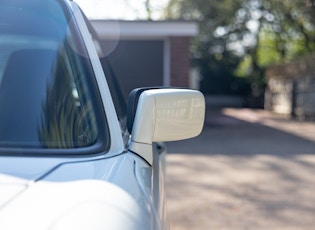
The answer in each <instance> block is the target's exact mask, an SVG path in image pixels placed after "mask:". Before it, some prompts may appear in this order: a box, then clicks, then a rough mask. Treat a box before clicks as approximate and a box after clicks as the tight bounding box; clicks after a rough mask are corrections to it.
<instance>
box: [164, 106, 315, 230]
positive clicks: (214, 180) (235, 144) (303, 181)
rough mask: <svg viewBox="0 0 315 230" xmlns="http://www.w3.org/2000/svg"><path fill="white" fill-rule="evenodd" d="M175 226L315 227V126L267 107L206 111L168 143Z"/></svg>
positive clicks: (170, 202)
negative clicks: (196, 130) (191, 130)
mask: <svg viewBox="0 0 315 230" xmlns="http://www.w3.org/2000/svg"><path fill="white" fill-rule="evenodd" d="M167 147H168V151H169V153H170V154H169V155H168V156H167V196H168V211H169V216H170V222H171V229H172V230H176V229H313V228H314V225H315V217H314V213H315V192H314V191H315V179H314V178H315V177H314V175H315V154H314V153H315V123H309V122H297V121H290V120H288V119H285V118H283V117H280V116H276V115H274V114H271V113H269V112H266V111H262V110H249V109H225V110H222V111H208V113H207V117H206V123H205V127H204V130H203V132H202V133H201V135H200V136H199V137H197V138H194V139H191V140H186V141H180V142H172V143H168V144H167Z"/></svg>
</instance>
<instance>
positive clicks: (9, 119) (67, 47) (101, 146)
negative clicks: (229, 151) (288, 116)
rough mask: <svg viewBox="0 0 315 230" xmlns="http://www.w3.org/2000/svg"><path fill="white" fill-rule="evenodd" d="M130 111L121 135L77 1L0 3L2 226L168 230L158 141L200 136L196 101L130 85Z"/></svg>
mask: <svg viewBox="0 0 315 230" xmlns="http://www.w3.org/2000/svg"><path fill="white" fill-rule="evenodd" d="M105 72H106V71H105ZM128 106H129V107H128V112H127V113H126V117H128V119H127V120H128V124H127V127H128V130H129V132H127V131H126V130H124V125H122V124H123V121H122V119H119V116H117V113H116V112H115V105H114V103H113V100H112V96H111V93H110V90H109V87H108V84H107V81H106V76H104V71H103V69H102V65H101V62H100V60H99V57H98V55H97V51H96V48H95V45H94V42H93V39H92V36H91V33H90V31H89V29H88V26H87V23H86V20H85V18H84V15H83V14H82V12H81V10H80V9H79V7H78V6H77V4H76V3H75V2H73V1H68V0H2V1H1V2H0V229H1V230H8V229H10V230H11V229H29V230H44V229H49V230H61V229H65V230H70V229H75V230H79V229H85V230H86V229H89V230H94V229H121V230H132V229H134V230H141V229H167V227H168V224H167V218H166V214H165V206H164V202H165V194H164V185H163V183H164V167H165V165H164V155H165V148H164V145H163V144H162V143H160V142H166V141H175V140H181V139H186V138H191V137H194V136H197V135H198V134H199V133H200V132H201V130H202V127H203V121H204V114H205V102H204V97H203V95H202V94H201V93H200V92H198V91H195V90H188V89H172V88H165V89H157V88H152V89H136V90H134V91H133V92H132V93H131V94H130V98H129V105H128ZM116 109H117V108H116ZM126 134H127V135H126Z"/></svg>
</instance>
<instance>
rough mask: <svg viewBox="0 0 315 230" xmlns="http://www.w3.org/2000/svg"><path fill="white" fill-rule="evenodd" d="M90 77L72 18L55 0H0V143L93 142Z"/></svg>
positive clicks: (64, 145) (69, 145) (94, 116)
mask: <svg viewBox="0 0 315 230" xmlns="http://www.w3.org/2000/svg"><path fill="white" fill-rule="evenodd" d="M92 79H94V78H93V71H92V70H91V65H90V62H89V60H88V58H87V55H86V51H85V48H84V46H83V45H82V42H81V38H80V37H79V36H78V33H77V32H76V26H75V23H73V20H71V17H70V16H69V15H68V13H67V11H66V10H65V9H63V8H62V7H61V5H60V4H59V3H58V1H56V0H54V1H49V0H48V1H43V0H27V1H25V0H4V1H3V0H1V4H0V148H2V147H19V148H21V147H23V148H24V147H25V148H47V149H54V148H55V149H56V148H57V149H60V148H79V147H87V146H91V145H93V144H94V143H96V142H97V140H98V137H99V136H100V130H99V129H98V127H99V124H98V122H100V121H99V120H101V119H98V118H97V116H99V112H98V113H97V108H96V107H97V106H96V102H95V101H96V99H95V98H97V97H96V96H95V94H96V95H97V93H96V92H95V91H97V90H92V88H93V85H94V84H95V83H93V82H91V81H92ZM103 127H104V126H103Z"/></svg>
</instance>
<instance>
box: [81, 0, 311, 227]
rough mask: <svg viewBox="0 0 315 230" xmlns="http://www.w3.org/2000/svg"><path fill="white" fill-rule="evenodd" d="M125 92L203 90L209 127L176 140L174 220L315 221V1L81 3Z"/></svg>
mask: <svg viewBox="0 0 315 230" xmlns="http://www.w3.org/2000/svg"><path fill="white" fill-rule="evenodd" d="M77 2H78V3H79V5H80V6H81V8H82V9H83V11H84V12H85V13H86V14H87V16H88V18H89V19H90V20H91V22H92V25H93V26H94V28H95V29H96V31H97V33H98V34H99V37H100V39H101V40H102V42H101V43H102V47H101V48H102V50H103V55H104V57H106V59H107V61H108V62H109V63H110V65H111V68H112V71H113V72H114V73H115V76H116V78H117V81H118V83H119V84H120V85H121V86H122V89H123V95H124V96H125V97H126V98H127V96H128V94H129V92H130V90H131V89H132V88H135V87H142V86H152V85H164V86H169V85H171V86H181V87H189V88H194V89H199V90H200V91H202V92H203V93H204V95H205V98H206V103H207V113H206V122H205V128H204V131H203V132H202V134H201V135H200V136H199V137H198V138H195V139H193V140H189V141H180V142H174V143H169V144H168V149H169V152H170V154H169V155H168V156H167V166H168V167H167V195H168V209H169V218H170V223H171V229H314V226H315V214H314V213H315V195H314V191H315V179H314V177H313V175H314V174H315V155H314V153H315V123H314V118H315V65H314V61H315V53H314V51H315V1H314V0H296V1H290V0H273V1H269V0H214V1H210V0H163V1H162V0H89V1H86V0H77Z"/></svg>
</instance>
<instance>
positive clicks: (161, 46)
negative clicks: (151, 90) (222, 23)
mask: <svg viewBox="0 0 315 230" xmlns="http://www.w3.org/2000/svg"><path fill="white" fill-rule="evenodd" d="M91 22H92V26H93V27H94V29H95V30H96V32H97V33H98V35H99V37H100V39H101V42H102V49H103V52H104V54H105V55H106V57H107V60H108V62H109V63H110V65H111V68H112V70H113V72H115V76H116V77H117V79H118V81H119V83H120V85H121V86H122V88H123V91H124V92H123V93H124V96H125V97H126V98H127V96H128V94H129V92H130V91H131V90H132V89H133V88H137V87H146V86H179V87H190V88H196V87H197V86H198V83H199V82H198V77H196V76H195V75H191V72H192V71H191V66H190V44H191V38H192V37H194V36H196V35H197V34H198V26H197V23H194V22H186V21H108V20H92V21H91Z"/></svg>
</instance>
